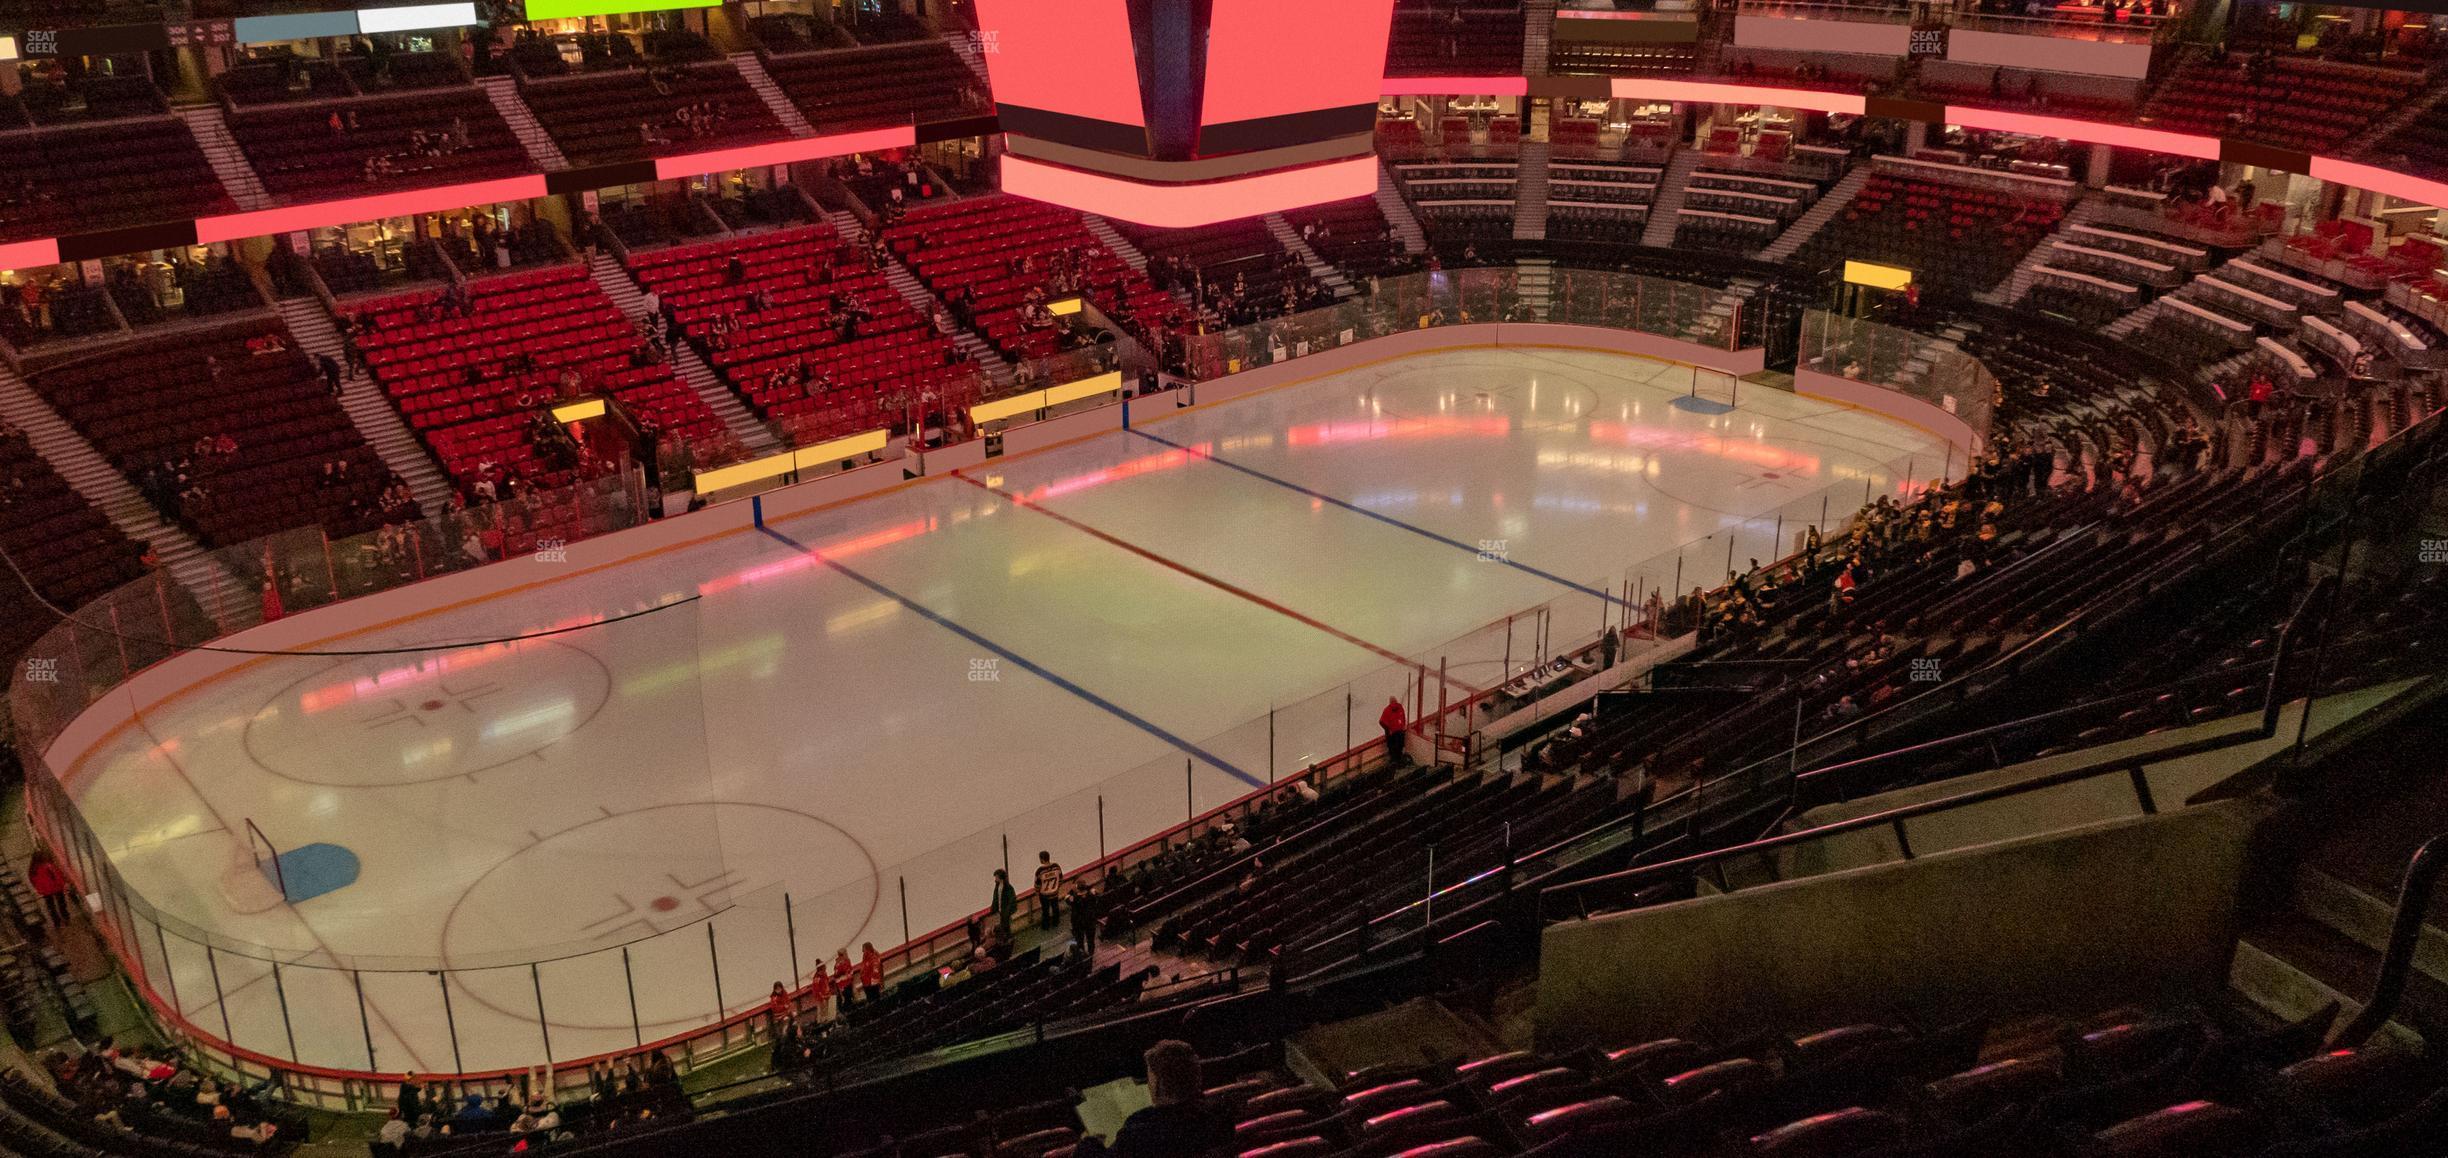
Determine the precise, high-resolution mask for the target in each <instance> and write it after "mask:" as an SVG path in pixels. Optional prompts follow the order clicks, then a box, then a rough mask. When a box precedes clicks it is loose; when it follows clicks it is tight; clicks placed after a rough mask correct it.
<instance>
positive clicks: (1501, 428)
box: [1284, 415, 1513, 446]
mask: <svg viewBox="0 0 2448 1158" xmlns="http://www.w3.org/2000/svg"><path fill="white" fill-rule="evenodd" d="M1512 433H1513V420H1512V419H1511V418H1510V417H1507V416H1504V415H1477V416H1471V417H1460V416H1457V417H1450V418H1448V417H1437V418H1397V419H1394V420H1393V421H1391V422H1387V421H1382V420H1374V421H1367V422H1319V423H1314V424H1311V425H1308V426H1295V427H1293V428H1292V429H1291V430H1288V431H1285V432H1284V445H1286V446H1333V445H1335V444H1338V443H1345V442H1392V441H1397V440H1409V439H1423V440H1424V439H1437V438H1504V437H1506V436H1508V435H1510V434H1512Z"/></svg>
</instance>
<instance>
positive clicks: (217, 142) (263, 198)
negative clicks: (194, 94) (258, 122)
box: [175, 104, 272, 209]
mask: <svg viewBox="0 0 2448 1158" xmlns="http://www.w3.org/2000/svg"><path fill="white" fill-rule="evenodd" d="M175 111H176V112H177V113H178V118H179V119H180V120H182V121H185V122H187V131H189V132H191V133H194V134H195V139H196V145H197V146H198V147H199V148H201V149H203V150H204V159H205V160H206V161H208V162H210V163H211V164H212V168H213V175H214V176H216V177H219V178H220V179H221V187H222V188H224V189H227V190H228V191H229V195H230V200H232V201H235V202H237V203H238V207H239V208H240V209H263V208H267V207H269V206H270V205H271V204H272V194H271V193H270V192H268V191H266V190H265V189H264V184H263V179H262V178H261V177H259V176H257V175H256V173H255V164H254V162H252V161H249V160H247V156H246V153H245V151H244V150H241V149H240V148H239V147H238V140H237V138H235V137H232V136H230V131H229V124H228V122H227V121H225V120H223V119H222V116H221V106H220V105H218V104H204V105H183V106H181V107H179V108H178V109H177V110H175Z"/></svg>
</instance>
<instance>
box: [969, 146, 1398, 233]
mask: <svg viewBox="0 0 2448 1158" xmlns="http://www.w3.org/2000/svg"><path fill="white" fill-rule="evenodd" d="M1003 191H1004V192H1006V193H1010V194H1012V195H1014V196H1018V197H1027V198H1030V199H1032V200H1036V201H1043V202H1046V203H1047V204H1050V205H1060V206H1062V207H1064V208H1066V209H1079V210H1084V211H1086V212H1089V213H1095V214H1099V215H1102V216H1105V217H1119V218H1121V219H1122V220H1124V221H1129V222H1134V223H1136V224H1139V225H1153V226H1158V227H1160V228H1166V229H1184V228H1188V227H1190V226H1194V225H1213V224H1215V223H1216V222H1218V221H1238V220H1240V219H1242V218H1245V217H1254V216H1257V215H1258V214H1261V213H1274V212H1277V211H1279V210H1284V209H1298V208H1300V207H1302V206H1304V205H1323V204H1325V203H1326V202H1328V201H1341V200H1343V199H1344V198H1346V197H1367V196H1370V195H1372V194H1374V193H1376V192H1377V158H1376V156H1375V155H1374V154H1371V155H1369V156H1366V157H1353V158H1350V159H1348V160H1342V161H1329V162H1327V163H1325V164H1323V165H1312V166H1310V167H1308V168H1305V169H1281V170H1277V171H1275V172H1272V173H1259V174H1256V175H1254V176H1249V177H1239V178H1235V179H1233V180H1229V181H1213V182H1208V183H1206V184H1201V185H1146V184H1141V183H1139V182H1137V181H1125V180H1122V179H1121V178H1118V177H1108V176H1105V175H1104V174H1102V173H1088V172H1083V171H1081V170H1078V169H1065V168H1061V167H1059V166H1055V165H1048V164H1044V163H1042V162H1038V161H1032V160H1029V159H1028V158H1026V157H1018V156H1008V155H1007V156H1005V157H1004V158H1003Z"/></svg>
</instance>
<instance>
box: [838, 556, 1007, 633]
mask: <svg viewBox="0 0 2448 1158" xmlns="http://www.w3.org/2000/svg"><path fill="white" fill-rule="evenodd" d="M1015 565H1016V564H1015ZM900 610H901V605H900V604H898V603H895V602H893V601H892V600H890V599H878V600H875V601H873V602H871V603H869V604H867V605H866V606H864V607H854V608H851V609H850V610H848V611H845V612H842V613H841V614H839V615H836V616H833V617H832V618H830V619H827V620H825V626H824V629H825V634H826V635H842V634H846V633H848V632H852V631H856V630H858V629H859V628H862V627H865V626H867V625H869V624H871V623H882V622H883V621H885V620H887V619H890V618H892V617H893V615H894V614H895V613H897V612H899V611H900Z"/></svg>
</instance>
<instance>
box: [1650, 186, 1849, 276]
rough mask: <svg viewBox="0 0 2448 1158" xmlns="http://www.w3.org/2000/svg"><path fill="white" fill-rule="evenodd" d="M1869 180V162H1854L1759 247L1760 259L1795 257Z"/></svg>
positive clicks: (1771, 259) (1777, 259)
mask: <svg viewBox="0 0 2448 1158" xmlns="http://www.w3.org/2000/svg"><path fill="white" fill-rule="evenodd" d="M1869 183H1870V166H1869V164H1867V163H1863V164H1859V165H1855V166H1853V169H1852V171H1851V172H1849V173H1846V174H1845V175H1844V177H1843V178H1841V179H1840V180H1838V181H1837V182H1836V183H1835V184H1834V185H1831V186H1829V187H1828V191H1827V192H1825V193H1822V194H1820V195H1819V200H1818V201H1816V202H1814V203H1813V204H1812V205H1811V207H1810V209H1809V210H1808V211H1806V212H1804V213H1803V214H1802V216H1801V217H1799V218H1796V219H1795V220H1794V223H1793V224H1792V225H1790V226H1787V227H1786V229H1785V232H1784V233H1782V234H1780V235H1779V236H1778V237H1777V239H1776V240H1775V241H1772V242H1769V243H1768V248H1766V249H1763V250H1761V251H1759V259H1760V260H1761V261H1783V260H1785V259H1786V258H1789V257H1792V256H1793V255H1794V254H1795V253H1796V252H1798V251H1799V250H1800V249H1801V248H1802V247H1803V246H1804V245H1806V244H1808V243H1809V242H1810V239H1811V238H1814V237H1817V236H1819V231H1820V230H1822V229H1825V228H1826V227H1827V223H1828V222H1830V221H1834V220H1836V215H1837V214H1839V213H1842V212H1844V211H1845V207H1846V206H1848V205H1851V204H1853V195H1854V194H1856V193H1859V192H1861V191H1862V186H1864V185H1867V184H1869ZM1676 196H1677V197H1678V198H1679V197H1681V196H1682V194H1681V193H1679V192H1678V193H1677V194H1676Z"/></svg>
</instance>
